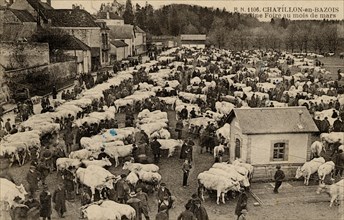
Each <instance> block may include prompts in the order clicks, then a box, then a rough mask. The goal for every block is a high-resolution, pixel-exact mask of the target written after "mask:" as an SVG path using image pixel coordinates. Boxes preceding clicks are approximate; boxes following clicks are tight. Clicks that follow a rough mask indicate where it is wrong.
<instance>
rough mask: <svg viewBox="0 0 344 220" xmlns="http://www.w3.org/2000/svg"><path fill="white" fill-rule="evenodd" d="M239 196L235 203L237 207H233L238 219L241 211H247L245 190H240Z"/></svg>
mask: <svg viewBox="0 0 344 220" xmlns="http://www.w3.org/2000/svg"><path fill="white" fill-rule="evenodd" d="M240 192H241V194H240V196H239V198H238V202H237V205H236V207H235V214H236V215H237V216H238V217H239V216H240V214H241V211H242V210H243V209H247V200H248V197H247V194H246V193H245V190H244V189H240Z"/></svg>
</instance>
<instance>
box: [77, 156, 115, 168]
mask: <svg viewBox="0 0 344 220" xmlns="http://www.w3.org/2000/svg"><path fill="white" fill-rule="evenodd" d="M81 162H82V163H83V164H85V166H86V167H88V166H90V165H95V166H100V167H106V166H111V165H112V163H111V162H110V160H109V159H108V158H107V157H105V158H102V159H101V160H82V161H81Z"/></svg>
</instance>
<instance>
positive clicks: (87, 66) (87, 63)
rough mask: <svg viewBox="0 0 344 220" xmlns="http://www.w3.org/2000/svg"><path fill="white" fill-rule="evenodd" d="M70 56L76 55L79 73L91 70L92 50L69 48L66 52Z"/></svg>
mask: <svg viewBox="0 0 344 220" xmlns="http://www.w3.org/2000/svg"><path fill="white" fill-rule="evenodd" d="M64 53H65V54H67V55H70V56H76V57H77V58H76V59H77V63H78V68H77V73H88V72H90V71H91V51H90V50H87V51H82V50H75V51H74V50H69V51H65V52H64Z"/></svg>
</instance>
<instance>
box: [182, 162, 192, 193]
mask: <svg viewBox="0 0 344 220" xmlns="http://www.w3.org/2000/svg"><path fill="white" fill-rule="evenodd" d="M191 168H192V166H191V164H190V162H189V160H188V159H186V160H185V161H184V163H183V167H182V170H183V187H187V186H188V177H189V173H190V170H191Z"/></svg>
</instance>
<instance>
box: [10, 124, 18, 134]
mask: <svg viewBox="0 0 344 220" xmlns="http://www.w3.org/2000/svg"><path fill="white" fill-rule="evenodd" d="M15 133H18V128H17V126H16V125H15V124H14V125H12V129H11V131H10V134H15Z"/></svg>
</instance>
